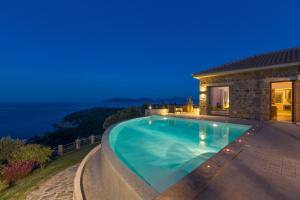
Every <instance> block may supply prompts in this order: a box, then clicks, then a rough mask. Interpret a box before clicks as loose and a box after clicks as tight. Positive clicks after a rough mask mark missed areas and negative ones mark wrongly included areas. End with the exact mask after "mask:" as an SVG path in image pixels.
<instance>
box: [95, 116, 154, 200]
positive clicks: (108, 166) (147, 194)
mask: <svg viewBox="0 0 300 200" xmlns="http://www.w3.org/2000/svg"><path fill="white" fill-rule="evenodd" d="M130 120H132V119H130ZM130 120H127V121H130ZM127 121H125V122H127ZM120 123H124V122H120ZM120 123H118V124H116V125H113V126H112V127H110V128H109V129H107V130H106V131H105V133H104V135H103V137H102V148H101V150H100V154H101V161H102V163H101V166H102V170H101V171H102V174H104V175H105V176H106V177H107V179H109V180H107V184H109V183H110V184H111V187H109V188H108V189H110V190H112V191H111V193H110V194H111V195H112V196H110V199H124V200H126V199H128V200H135V199H145V200H148V199H149V200H150V199H154V198H156V197H157V196H158V195H159V193H158V192H156V191H155V190H153V189H152V188H151V187H150V186H149V185H147V184H146V183H145V182H144V181H143V180H142V179H140V178H139V177H138V176H136V175H135V174H134V173H133V172H131V170H130V169H128V168H127V167H126V166H125V165H124V164H123V163H122V161H121V160H119V159H118V158H117V156H116V155H115V153H114V152H113V150H112V149H111V147H110V144H109V135H110V133H111V130H112V129H113V128H114V127H116V126H117V125H119V124H120ZM108 175H110V176H108ZM115 191H117V194H116V193H114V192H115Z"/></svg>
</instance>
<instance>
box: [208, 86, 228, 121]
mask: <svg viewBox="0 0 300 200" xmlns="http://www.w3.org/2000/svg"><path fill="white" fill-rule="evenodd" d="M210 113H211V114H216V115H218V114H219V115H228V114H229V87H228V86H224V87H211V88H210Z"/></svg>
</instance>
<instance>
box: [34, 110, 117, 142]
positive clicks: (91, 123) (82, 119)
mask: <svg viewBox="0 0 300 200" xmlns="http://www.w3.org/2000/svg"><path fill="white" fill-rule="evenodd" d="M119 110H120V109H116V108H102V107H99V108H92V109H87V110H82V111H79V112H75V113H72V114H70V115H67V116H66V117H65V118H64V120H63V123H67V124H72V125H73V126H72V127H71V128H70V127H61V126H58V127H57V126H56V128H57V130H56V131H53V132H47V133H45V134H44V135H42V136H35V137H33V138H31V139H29V141H28V142H29V143H36V144H42V145H46V146H50V147H56V146H57V145H59V144H67V143H71V142H73V141H74V140H75V139H77V138H79V137H88V136H90V135H99V134H102V133H103V131H104V129H103V127H102V124H103V122H104V120H105V118H107V117H108V116H110V115H112V114H115V113H116V112H117V111H119Z"/></svg>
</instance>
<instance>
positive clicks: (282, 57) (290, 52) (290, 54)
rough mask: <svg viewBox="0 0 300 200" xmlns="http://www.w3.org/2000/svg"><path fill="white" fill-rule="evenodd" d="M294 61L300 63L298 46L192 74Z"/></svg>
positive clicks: (242, 69) (229, 70)
mask: <svg viewBox="0 0 300 200" xmlns="http://www.w3.org/2000/svg"><path fill="white" fill-rule="evenodd" d="M295 63H300V47H298V48H290V49H285V50H281V51H276V52H270V53H264V54H260V55H256V56H251V57H248V58H245V59H242V60H238V61H235V62H232V63H228V64H224V65H221V66H216V67H213V68H210V69H207V70H204V71H201V72H199V73H196V74H193V76H194V77H198V76H208V75H213V74H221V73H222V72H231V71H245V70H246V71H247V70H254V69H260V68H265V67H271V66H275V65H286V64H295Z"/></svg>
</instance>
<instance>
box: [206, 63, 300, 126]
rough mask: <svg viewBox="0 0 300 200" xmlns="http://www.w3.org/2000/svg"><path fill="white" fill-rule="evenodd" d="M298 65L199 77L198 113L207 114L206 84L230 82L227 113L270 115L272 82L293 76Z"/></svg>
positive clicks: (247, 116) (265, 117) (252, 116)
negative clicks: (228, 109)
mask: <svg viewBox="0 0 300 200" xmlns="http://www.w3.org/2000/svg"><path fill="white" fill-rule="evenodd" d="M299 74H300V69H299V66H293V67H285V68H274V69H268V70H260V71H252V72H244V73H237V74H230V75H223V76H221V75H220V76H212V77H205V78H200V109H201V111H200V114H209V88H210V87H213V86H229V88H230V92H229V95H230V112H229V116H230V117H238V118H245V119H258V120H269V119H270V104H271V96H270V95H271V82H275V81H289V80H296V79H297V75H299Z"/></svg>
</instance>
